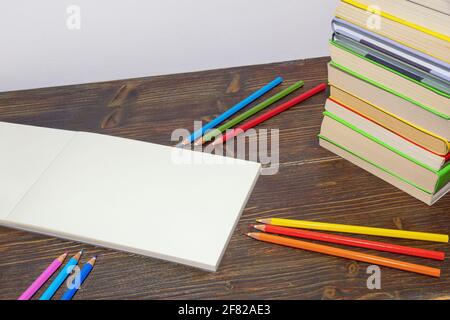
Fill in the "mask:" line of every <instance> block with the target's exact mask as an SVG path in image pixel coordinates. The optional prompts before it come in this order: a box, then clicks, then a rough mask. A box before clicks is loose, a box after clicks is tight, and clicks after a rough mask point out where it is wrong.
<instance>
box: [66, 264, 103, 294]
mask: <svg viewBox="0 0 450 320" xmlns="http://www.w3.org/2000/svg"><path fill="white" fill-rule="evenodd" d="M96 260H97V257H93V258H91V260H89V261H88V262H86V263H85V264H84V265H83V268H81V271H80V286H81V285H82V284H83V282H84V281H85V280H86V278H87V277H88V276H89V273H91V271H92V269H93V268H94V264H95V261H96ZM78 289H80V287H77V286H75V281H74V282H73V283H72V287H71V288H68V289H67V290H66V291H65V292H64V294H63V295H62V297H61V300H71V299H72V298H73V296H74V295H75V294H76V293H77V291H78Z"/></svg>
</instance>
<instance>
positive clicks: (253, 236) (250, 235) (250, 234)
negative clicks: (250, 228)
mask: <svg viewBox="0 0 450 320" xmlns="http://www.w3.org/2000/svg"><path fill="white" fill-rule="evenodd" d="M256 235H257V233H254V232H250V233H247V236H249V237H250V238H253V239H256Z"/></svg>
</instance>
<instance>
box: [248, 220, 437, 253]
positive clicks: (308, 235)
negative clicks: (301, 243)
mask: <svg viewBox="0 0 450 320" xmlns="http://www.w3.org/2000/svg"><path fill="white" fill-rule="evenodd" d="M254 228H255V229H257V230H260V231H263V232H268V233H274V234H281V235H286V236H291V237H296V238H302V239H310V240H318V241H323V242H329V243H337V244H343V245H347V246H351V247H359V248H366V249H373V250H378V251H385V252H392V253H399V254H404V255H408V256H414V257H421V258H427V259H434V260H440V261H442V260H444V259H445V253H444V252H439V251H432V250H425V249H418V248H413V247H405V246H398V245H395V244H389V243H384V242H376V241H369V240H363V239H358V238H350V237H343V236H338V235H334V234H327V233H321V232H313V231H306V230H301V229H292V228H284V227H278V226H272V225H256V226H254Z"/></svg>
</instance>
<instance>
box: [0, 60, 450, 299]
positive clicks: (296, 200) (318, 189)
mask: <svg viewBox="0 0 450 320" xmlns="http://www.w3.org/2000/svg"><path fill="white" fill-rule="evenodd" d="M328 60H329V59H328V58H319V59H312V60H306V61H304V60H301V61H293V62H286V63H278V64H269V65H261V66H250V67H242V68H233V69H226V70H214V71H207V72H200V73H191V74H180V75H171V76H161V77H151V78H142V79H131V80H123V81H112V82H105V83H95V84H85V85H77V86H66V87H59V88H49V89H39V90H29V91H20V92H8V93H1V94H0V121H6V122H14V123H21V124H30V125H36V126H45V127H52V128H60V129H70V130H83V131H89V132H98V133H102V134H109V135H114V136H120V137H125V138H131V139H138V140H143V141H148V142H154V143H160V144H164V145H173V144H174V142H172V141H170V136H171V133H172V131H173V130H174V129H177V128H187V129H189V130H192V127H193V121H194V120H204V121H207V120H210V119H212V118H213V117H215V116H217V115H218V114H220V113H221V112H223V111H224V110H226V109H227V108H229V107H230V106H231V105H233V104H235V103H236V102H237V101H239V100H241V99H243V98H244V97H246V96H247V95H248V94H249V93H251V92H252V91H255V90H256V89H258V88H259V87H261V86H263V85H264V84H265V83H267V82H269V81H270V80H272V79H273V78H274V77H275V76H277V75H281V76H283V77H284V78H285V83H284V84H283V86H282V87H283V88H284V87H286V86H288V85H290V84H292V83H294V82H295V81H298V80H305V81H306V85H305V88H306V89H307V88H311V87H313V86H315V85H317V84H319V83H320V82H325V81H327V71H326V63H327V62H328ZM277 90H280V89H277ZM325 99H326V93H323V94H321V95H318V96H316V97H314V98H312V99H310V100H308V101H307V102H305V103H303V104H302V105H301V106H298V107H296V108H294V109H292V110H290V111H288V112H286V113H284V114H282V115H280V116H278V117H276V118H275V119H272V120H270V121H268V122H267V123H265V124H263V125H261V126H260V127H259V128H267V129H280V153H279V162H280V164H279V172H278V174H276V175H271V176H261V177H260V179H259V180H258V183H257V185H256V188H255V190H254V192H253V194H252V196H251V198H250V200H249V202H248V204H247V207H246V209H245V211H244V213H243V216H242V219H241V220H240V222H239V224H238V227H237V229H236V231H235V233H234V235H233V237H232V239H231V242H230V245H229V247H228V249H227V250H226V253H225V256H224V259H223V261H222V264H221V266H220V268H219V271H218V272H216V273H208V272H204V271H200V270H196V269H193V268H190V267H186V266H181V265H177V264H174V263H169V262H164V261H160V260H157V259H152V258H148V257H143V256H138V255H133V254H128V253H123V252H117V251H113V250H108V249H104V248H99V247H94V246H89V245H85V244H80V243H76V242H71V241H65V240H61V239H57V238H52V237H47V236H42V235H36V234H31V233H27V232H22V231H17V230H12V229H8V228H4V227H0V299H15V298H17V297H18V296H19V294H20V293H21V292H22V291H23V290H24V289H25V288H26V287H27V286H28V285H29V284H30V283H31V282H32V281H33V280H34V278H35V277H36V276H37V275H38V274H39V273H40V272H41V271H42V270H43V268H45V266H46V265H48V264H49V263H50V262H51V261H52V260H53V259H54V258H55V257H57V256H58V255H59V254H61V253H62V252H64V251H69V253H70V254H75V252H76V251H78V250H80V249H81V248H84V249H85V254H84V256H83V258H82V262H85V261H87V260H88V259H89V257H90V256H92V255H95V254H98V255H99V258H98V262H97V264H96V266H95V269H94V270H93V272H92V274H91V275H90V277H89V278H88V280H87V281H86V283H85V284H84V285H83V286H82V289H81V290H80V291H79V293H78V294H77V295H76V296H75V299H209V298H212V299H449V298H450V267H449V264H448V262H447V261H445V262H436V261H428V260H425V259H420V258H412V257H402V256H398V255H394V254H388V253H377V254H379V255H383V256H386V257H395V258H400V259H403V260H405V261H410V262H415V263H421V264H426V265H429V266H434V267H439V268H441V269H442V277H441V278H440V279H433V278H429V277H426V276H421V275H416V274H411V273H407V272H402V271H398V270H392V269H387V268H382V269H381V270H382V273H381V289H380V290H369V289H368V288H367V285H366V281H367V278H368V276H369V275H368V274H367V273H366V269H367V267H368V265H367V264H364V263H358V262H354V261H349V260H344V259H341V258H335V257H329V256H323V255H320V254H316V253H310V252H304V251H299V250H295V249H290V248H284V247H278V246H274V245H269V244H265V243H260V242H257V241H255V240H252V239H250V238H247V237H246V236H245V235H244V234H245V233H246V232H248V231H249V230H250V227H249V225H250V224H251V223H253V222H254V221H255V219H256V218H264V217H286V218H296V219H306V220H317V221H326V222H333V223H350V224H357V225H367V226H374V227H384V228H398V229H408V230H416V231H427V232H438V233H444V234H449V233H450V228H449V226H450V196H446V197H444V198H443V199H442V200H441V201H439V202H438V203H437V204H436V205H435V206H433V207H428V206H427V205H425V204H423V203H421V202H419V201H418V200H416V199H414V198H412V197H410V196H408V195H407V194H405V193H403V192H402V191H400V190H398V189H396V188H394V187H392V186H391V185H389V184H387V183H385V182H384V181H382V180H380V179H378V178H376V177H374V176H372V175H370V174H369V173H367V172H365V171H363V170H362V169H359V168H358V167H356V166H354V165H352V164H351V163H349V162H347V161H345V160H343V159H340V158H339V157H337V156H335V155H333V154H331V153H329V152H328V151H326V150H324V149H322V148H320V147H319V145H318V139H317V134H318V133H319V129H320V123H321V119H322V111H323V105H324V102H325ZM3 152H7V151H6V150H3ZM174 200H176V198H174ZM218 205H220V203H218ZM365 238H367V239H376V238H374V237H365ZM392 242H393V243H397V244H402V245H411V246H417V247H420V248H427V249H435V250H443V251H445V252H446V253H447V254H448V253H449V250H448V244H434V243H424V242H420V241H409V240H392ZM355 250H358V249H355ZM358 251H362V252H370V251H368V250H363V249H361V250H358ZM44 288H45V287H44ZM60 295H61V292H58V294H57V296H56V297H58V296H60Z"/></svg>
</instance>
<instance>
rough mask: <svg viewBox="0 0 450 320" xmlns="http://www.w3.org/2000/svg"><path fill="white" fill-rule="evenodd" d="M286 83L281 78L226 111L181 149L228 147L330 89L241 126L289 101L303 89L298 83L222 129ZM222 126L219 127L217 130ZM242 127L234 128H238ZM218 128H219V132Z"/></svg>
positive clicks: (318, 88) (315, 90) (316, 89)
mask: <svg viewBox="0 0 450 320" xmlns="http://www.w3.org/2000/svg"><path fill="white" fill-rule="evenodd" d="M282 82H283V79H282V78H280V77H278V78H276V79H275V80H273V81H272V82H270V83H269V84H267V85H266V86H264V87H263V88H261V89H259V90H258V91H256V92H254V93H253V94H251V95H250V96H248V97H247V98H245V99H244V100H242V101H241V102H239V103H238V104H236V105H235V106H234V107H232V108H230V109H229V110H227V111H225V112H224V113H223V114H221V115H220V116H218V117H217V118H215V119H214V120H212V121H210V122H209V123H207V124H206V125H204V126H203V127H202V128H200V129H198V130H197V131H195V132H194V133H192V134H191V135H190V136H189V137H188V138H186V139H184V140H183V141H182V142H180V143H179V144H178V145H177V147H185V146H188V145H190V144H192V143H194V145H202V144H204V143H207V142H210V141H212V140H214V141H213V145H218V144H222V143H225V142H226V141H227V140H230V139H232V138H234V137H236V136H238V135H239V134H241V133H244V132H246V131H247V130H249V129H251V128H253V127H255V126H257V125H259V124H261V123H263V122H265V121H267V120H269V119H271V118H273V117H275V116H276V115H278V114H280V113H282V112H284V111H286V110H288V109H290V108H292V107H294V106H296V105H298V104H299V103H301V102H303V101H305V100H307V99H308V98H310V97H312V96H314V95H316V94H317V93H319V92H321V91H324V90H325V89H326V88H327V85H326V84H325V83H321V84H319V85H318V86H316V87H314V88H312V89H311V90H308V91H306V92H304V93H302V94H300V95H299V96H297V97H295V98H293V99H292V100H290V101H287V102H285V103H283V104H281V105H279V106H277V107H276V108H274V109H272V110H270V111H268V112H266V113H264V114H262V115H260V116H258V117H256V118H254V119H252V120H250V121H248V122H245V123H243V124H241V125H239V124H240V123H242V122H243V121H245V120H247V119H248V118H250V117H252V116H253V115H255V114H257V113H259V112H260V111H263V110H264V109H267V108H268V107H270V106H271V105H273V104H274V103H276V102H278V101H280V100H281V99H283V98H285V97H286V96H288V95H289V94H291V93H293V92H294V91H296V90H298V89H300V88H301V87H303V85H304V82H303V81H298V82H296V83H294V84H293V85H291V86H290V87H288V88H286V89H284V90H282V91H281V92H279V93H277V94H275V95H273V96H272V97H270V98H268V99H267V100H265V101H263V102H261V103H259V104H258V105H256V106H254V107H252V108H251V109H249V110H247V111H246V112H243V113H241V114H240V115H238V116H236V117H235V118H233V119H231V120H229V121H228V122H226V123H224V124H222V125H220V124H221V123H223V122H224V121H225V120H227V119H228V118H230V117H232V116H233V115H235V114H236V113H238V112H239V111H241V110H243V109H244V108H245V107H247V106H248V105H250V104H251V103H253V102H254V101H256V100H257V99H259V98H260V97H262V96H263V95H265V94H266V93H267V92H269V91H271V90H272V89H274V88H275V87H277V86H278V85H280V84H281V83H282ZM218 125H220V126H219V127H217V126H218ZM237 125H239V126H238V127H236V128H234V127H235V126H237ZM216 127H217V128H216Z"/></svg>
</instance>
